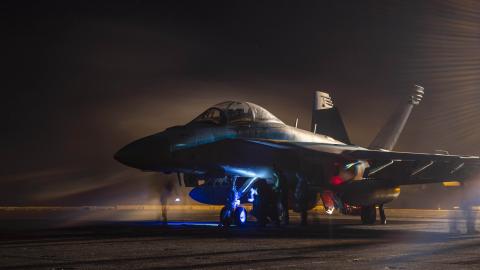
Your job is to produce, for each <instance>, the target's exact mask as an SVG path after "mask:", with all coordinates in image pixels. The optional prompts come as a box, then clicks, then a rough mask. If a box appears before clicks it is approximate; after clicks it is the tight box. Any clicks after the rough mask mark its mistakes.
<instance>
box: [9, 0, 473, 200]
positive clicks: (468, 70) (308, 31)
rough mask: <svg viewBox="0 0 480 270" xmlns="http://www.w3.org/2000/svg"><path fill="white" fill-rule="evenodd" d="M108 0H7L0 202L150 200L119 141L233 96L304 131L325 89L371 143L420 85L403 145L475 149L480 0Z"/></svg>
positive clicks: (357, 138)
mask: <svg viewBox="0 0 480 270" xmlns="http://www.w3.org/2000/svg"><path fill="white" fill-rule="evenodd" d="M98 2H101V3H97V1H92V2H88V1H79V2H76V1H58V2H52V1H46V2H45V1H42V2H40V1H38V2H33V3H29V2H24V1H3V2H2V3H1V4H0V12H1V26H0V35H1V66H2V72H1V74H2V75H3V76H2V80H1V82H0V83H1V85H2V86H1V89H2V92H1V94H2V97H1V100H2V103H1V118H0V119H1V124H2V131H1V132H0V143H1V144H0V149H1V155H0V159H1V160H0V164H1V167H0V184H1V186H0V204H1V205H82V204H99V205H101V204H116V203H147V202H149V201H150V200H151V199H152V197H151V196H150V195H151V194H150V193H151V191H150V185H151V182H152V180H157V179H159V178H160V177H161V176H158V175H153V174H147V173H141V172H137V171H135V170H134V169H131V168H127V167H125V166H122V165H121V164H119V163H117V162H116V161H114V160H113V159H112V155H113V153H114V152H115V151H116V150H118V149H119V148H120V147H121V146H123V145H125V144H126V143H128V142H130V141H132V140H133V139H136V138H139V137H142V136H145V135H148V134H151V133H155V132H159V131H162V130H163V129H165V128H166V127H169V126H172V125H176V124H184V123H186V122H188V121H189V120H191V119H192V118H193V117H195V116H196V115H198V114H199V113H201V112H202V111H203V110H205V109H206V108H207V107H209V106H210V105H212V104H215V103H217V102H220V101H223V100H228V99H239V100H248V101H251V102H254V103H257V104H260V105H262V106H264V107H266V108H267V109H269V110H270V111H271V112H272V113H273V114H275V115H276V116H278V117H279V118H280V119H282V120H284V121H285V122H286V123H288V124H292V125H293V123H294V121H295V118H297V117H299V118H300V127H301V128H305V129H308V127H309V123H310V110H311V104H312V95H313V91H315V90H323V91H328V92H330V93H331V95H332V96H333V98H334V101H335V103H336V104H337V105H338V106H339V107H340V109H341V111H342V113H343V117H344V121H345V122H346V126H347V129H348V132H349V133H350V137H351V139H352V141H353V142H354V143H356V144H360V145H363V146H366V145H368V144H369V143H370V141H371V140H372V139H373V137H374V135H375V134H376V133H377V131H378V130H379V128H380V127H381V125H382V124H383V123H384V121H385V120H386V118H387V117H388V116H389V114H390V113H391V112H392V111H393V109H394V108H395V106H396V105H397V104H398V103H400V102H404V100H405V99H406V98H407V96H408V93H409V91H410V89H411V86H412V85H413V84H414V83H418V84H421V85H423V86H424V87H425V90H426V94H425V98H424V100H423V101H422V103H421V104H420V106H418V107H417V108H416V109H415V111H414V113H413V114H412V118H411V120H410V121H409V123H408V125H407V127H406V130H405V131H404V133H403V135H402V136H401V138H400V141H399V144H398V146H397V148H396V150H402V151H422V152H432V151H434V150H435V149H444V150H448V151H450V152H451V153H454V154H479V153H480V146H479V144H480V135H479V134H480V124H479V121H480V116H479V112H480V107H479V106H478V104H479V102H480V91H479V89H478V83H479V82H480V54H479V49H480V4H479V2H476V1H408V3H407V1H218V2H216V1H171V2H170V1H156V2H154V1H152V2H149V1H120V2H118V1H117V2H109V1H98ZM157 2H158V3H157ZM422 188H425V187H420V189H422ZM427 189H429V190H431V192H425V191H423V192H421V193H418V190H417V188H414V189H411V190H410V191H407V192H406V194H405V195H404V199H403V201H407V202H410V201H411V200H412V199H411V198H413V197H421V199H418V202H419V203H421V204H423V203H426V202H429V201H438V198H439V197H438V194H443V193H442V192H443V191H442V190H441V188H439V187H438V185H437V186H433V187H431V188H427ZM407 190H408V188H407ZM412 194H414V196H412ZM415 194H421V196H417V195H415Z"/></svg>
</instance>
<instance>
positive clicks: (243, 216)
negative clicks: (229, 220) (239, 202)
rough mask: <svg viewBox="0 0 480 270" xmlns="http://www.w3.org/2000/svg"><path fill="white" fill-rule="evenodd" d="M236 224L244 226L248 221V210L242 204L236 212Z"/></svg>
mask: <svg viewBox="0 0 480 270" xmlns="http://www.w3.org/2000/svg"><path fill="white" fill-rule="evenodd" d="M234 221H235V225H237V226H243V225H245V223H247V210H246V209H245V208H243V207H241V206H239V207H237V208H236V209H235V213H234Z"/></svg>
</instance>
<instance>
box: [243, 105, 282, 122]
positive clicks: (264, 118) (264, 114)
mask: <svg viewBox="0 0 480 270" xmlns="http://www.w3.org/2000/svg"><path fill="white" fill-rule="evenodd" d="M248 105H249V106H250V108H252V111H253V115H254V117H255V122H269V123H283V122H282V121H280V120H279V119H278V118H277V117H275V115H273V114H271V113H270V112H269V111H267V110H265V109H264V108H262V107H260V106H258V105H256V104H253V103H249V102H248Z"/></svg>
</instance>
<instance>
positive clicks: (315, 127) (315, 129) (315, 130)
mask: <svg viewBox="0 0 480 270" xmlns="http://www.w3.org/2000/svg"><path fill="white" fill-rule="evenodd" d="M315 133H317V124H316V123H315V125H314V126H313V134H315Z"/></svg>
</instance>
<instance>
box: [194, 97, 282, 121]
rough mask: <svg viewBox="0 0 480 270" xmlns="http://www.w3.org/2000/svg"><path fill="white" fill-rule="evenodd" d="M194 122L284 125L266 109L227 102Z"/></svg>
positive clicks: (203, 114)
mask: <svg viewBox="0 0 480 270" xmlns="http://www.w3.org/2000/svg"><path fill="white" fill-rule="evenodd" d="M192 122H209V123H214V124H217V125H220V124H225V123H228V124H245V123H252V122H263V123H278V124H283V122H282V121H280V120H279V119H278V118H277V117H275V116H274V115H273V114H271V113H270V112H269V111H267V110H265V109H264V108H262V107H260V106H258V105H256V104H253V103H250V102H238V101H226V102H222V103H219V104H217V105H214V106H213V107H211V108H209V109H208V110H206V111H205V112H204V113H202V114H201V115H199V116H198V117H197V118H195V119H194V120H193V121H192Z"/></svg>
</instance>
